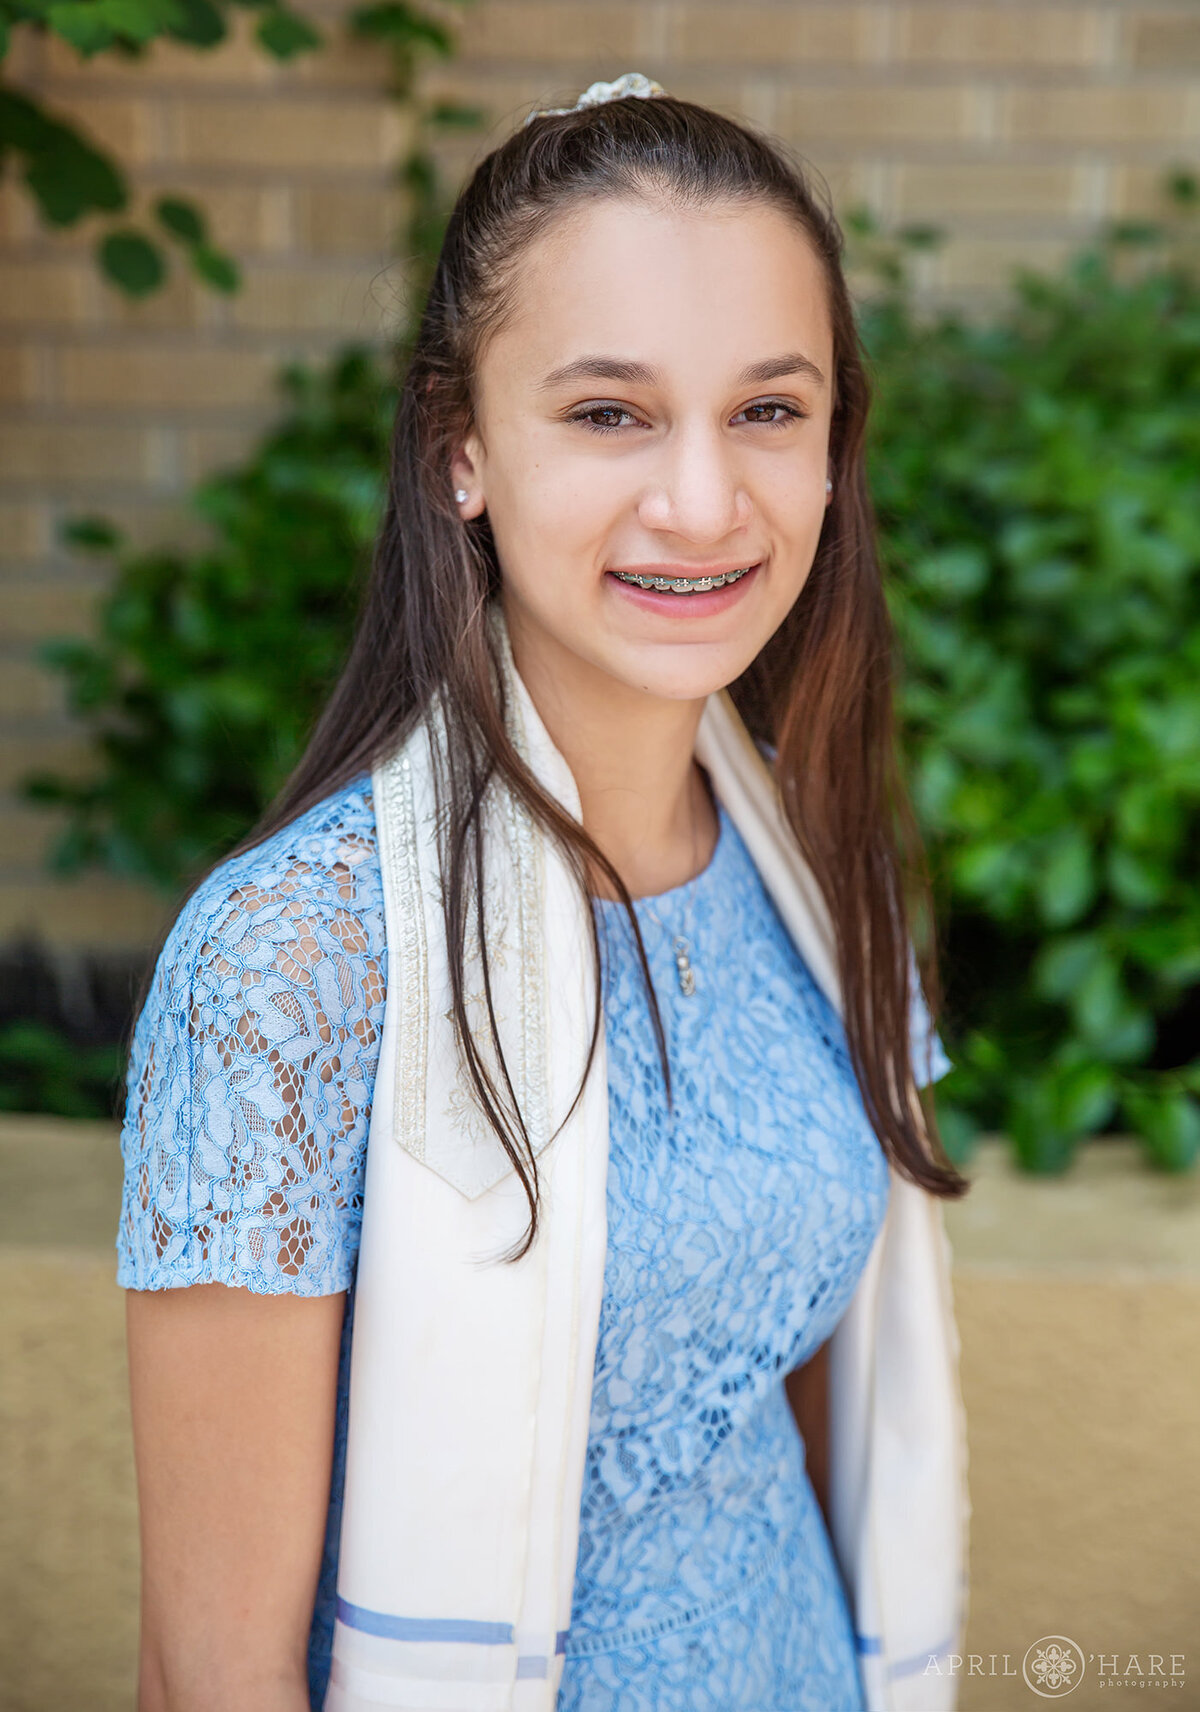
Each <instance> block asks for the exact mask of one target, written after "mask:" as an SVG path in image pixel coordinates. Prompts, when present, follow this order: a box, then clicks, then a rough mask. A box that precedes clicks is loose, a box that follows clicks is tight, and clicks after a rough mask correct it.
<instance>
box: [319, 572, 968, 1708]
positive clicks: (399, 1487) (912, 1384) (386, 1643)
mask: <svg viewBox="0 0 1200 1712" xmlns="http://www.w3.org/2000/svg"><path fill="white" fill-rule="evenodd" d="M492 622H493V624H494V625H495V627H496V634H497V639H498V641H499V643H500V647H501V654H502V658H503V662H504V671H505V679H506V684H507V689H508V699H509V719H510V725H511V729H512V733H513V737H514V741H515V742H516V744H517V746H518V748H519V750H520V751H521V753H522V754H523V756H524V758H525V760H526V761H527V763H528V764H529V765H530V767H531V768H532V769H533V771H534V773H535V774H536V775H537V776H538V778H539V779H540V780H541V781H542V783H543V784H544V785H545V786H546V787H547V788H548V789H549V790H550V791H551V792H552V794H553V795H554V796H555V797H556V798H557V800H558V801H559V802H560V803H561V804H562V805H563V806H564V808H566V809H567V810H568V812H570V813H571V814H572V815H574V816H575V817H576V818H577V819H578V818H579V816H580V805H579V794H578V791H577V788H576V786H575V782H574V779H573V778H572V776H571V773H570V770H569V768H568V766H567V764H566V761H565V760H564V758H563V756H562V755H561V753H560V752H559V751H558V749H557V748H556V747H555V745H554V743H553V742H552V740H551V738H550V736H549V733H548V732H547V730H546V728H545V725H544V724H543V722H542V720H541V718H540V716H539V715H538V712H537V710H536V708H535V707H534V704H533V701H532V699H531V697H530V696H529V693H528V691H527V689H526V688H525V685H524V684H523V682H522V681H521V679H520V676H519V674H518V673H517V671H516V667H515V663H514V661H513V658H512V653H511V649H510V647H509V645H508V637H507V632H506V629H505V626H504V622H503V617H502V613H501V609H500V607H499V605H498V603H493V609H492ZM438 732H439V722H438V718H437V714H436V710H433V711H431V713H430V715H429V716H428V717H427V718H426V719H425V720H424V721H423V722H422V723H421V724H420V725H419V726H418V727H417V728H416V729H415V730H414V732H413V733H412V735H411V736H410V737H409V739H408V741H407V742H406V743H405V744H404V746H403V748H402V749H401V750H400V751H399V752H398V753H397V754H396V755H395V756H393V757H392V758H391V759H390V760H389V761H387V762H386V763H385V764H383V765H382V766H380V767H379V768H377V769H376V772H375V775H374V780H373V785H374V800H375V813H376V820H377V825H378V836H379V846H380V858H381V862H382V865H383V874H384V895H385V909H386V931H387V942H388V992H387V1003H386V1009H385V1020H384V1032H383V1040H382V1043H381V1052H380V1060H379V1070H378V1074H377V1081H376V1087H375V1095H374V1102H373V1107H372V1117H371V1127H370V1135H369V1139H368V1147H367V1170H366V1187H365V1194H364V1210H363V1225H362V1235H361V1246H360V1251H359V1261H358V1276H357V1285H356V1303H355V1324H354V1332H353V1341H352V1348H351V1372H350V1409H349V1436H348V1445H347V1467H346V1486H345V1496H344V1506H343V1518H342V1533H341V1546H340V1556H339V1566H338V1589H337V1591H338V1601H337V1620H336V1623H335V1630H334V1639H333V1664H332V1674H331V1679H330V1685H329V1689H328V1692H327V1695H326V1698H325V1702H324V1712H369V1709H372V1712H373V1709H376V1708H380V1707H404V1708H409V1709H410V1712H552V1709H553V1707H554V1704H555V1700H556V1697H557V1692H558V1684H559V1680H560V1677H561V1672H562V1663H563V1654H562V1647H563V1641H564V1638H565V1631H566V1629H567V1626H568V1623H569V1620H570V1612H571V1597H572V1590H573V1585H574V1573H575V1559H576V1553H577V1547H578V1533H579V1506H580V1498H581V1493H582V1485H583V1472H584V1457H585V1451H586V1444H587V1432H588V1421H589V1414H590V1403H591V1387H592V1373H593V1365H594V1359H595V1348H596V1337H597V1330H598V1325H599V1317H600V1302H601V1291H602V1284H603V1273H604V1260H605V1249H606V1243H607V1228H606V1192H607V1165H608V1090H607V1069H606V1056H605V1050H604V1031H603V1026H601V1030H600V1037H599V1040H598V1042H597V1049H596V1053H595V1056H594V1059H593V1063H592V1069H591V1073H590V1075H589V1077H588V1082H587V1085H586V1087H585V1090H584V1093H583V1096H582V1098H581V1099H580V1100H579V1102H578V1104H577V1105H576V1107H575V1109H574V1111H573V1113H572V1114H571V1116H570V1117H569V1118H567V1119H566V1121H565V1122H564V1121H563V1119H564V1116H565V1114H566V1112H567V1109H568V1107H569V1106H570V1104H571V1101H572V1099H573V1098H574V1096H575V1093H576V1090H577V1089H578V1086H579V1081H580V1078H581V1075H582V1070H583V1064H584V1057H585V1052H586V1046H587V1041H588V1038H589V1029H590V1021H591V1006H592V992H593V979H594V976H593V969H592V962H591V959H592V951H591V941H590V934H589V929H588V922H587V917H586V914H585V911H586V910H587V908H588V905H587V903H586V900H585V899H584V898H583V897H582V895H581V894H580V892H579V890H578V887H577V885H576V882H575V880H574V878H573V877H572V875H571V874H570V872H569V871H568V869H567V867H566V865H565V863H564V862H563V861H562V859H561V857H560V856H559V855H558V853H557V852H556V850H555V849H554V847H553V845H552V843H551V841H549V840H547V839H546V838H544V837H543V836H542V834H541V833H540V831H539V829H538V828H537V827H536V826H535V825H534V823H533V822H532V821H531V820H530V819H529V818H528V817H527V816H526V814H525V813H524V811H523V809H521V807H520V806H519V805H518V804H517V803H516V802H514V801H513V800H512V799H511V797H510V796H509V795H508V793H506V792H501V791H499V790H498V789H497V791H496V792H495V793H494V794H493V796H492V797H491V799H490V800H489V801H488V802H487V804H486V808H485V813H486V815H487V840H488V842H487V850H488V860H489V875H488V889H487V896H486V899H485V907H486V922H487V934H486V937H487V948H488V953H489V969H490V974H491V980H492V987H493V994H494V1001H495V1006H496V1013H497V1017H498V1023H499V1028H500V1034H501V1039H502V1041H503V1044H504V1052H505V1058H506V1061H507V1063H508V1066H509V1070H510V1074H511V1076H512V1079H513V1084H514V1087H515V1090H516V1093H517V1097H518V1103H519V1107H520V1110H521V1113H522V1114H523V1116H524V1118H525V1120H526V1122H527V1124H528V1127H529V1132H530V1137H531V1141H532V1144H533V1147H534V1150H535V1152H536V1154H537V1157H538V1168H539V1174H540V1180H541V1186H542V1213H541V1230H540V1234H539V1236H538V1238H537V1240H536V1242H535V1243H534V1245H533V1247H532V1249H531V1250H530V1252H529V1253H528V1254H527V1255H526V1256H525V1257H524V1258H523V1259H521V1260H520V1261H518V1262H515V1263H512V1264H505V1263H503V1262H502V1261H501V1260H500V1259H499V1257H500V1256H501V1255H502V1254H503V1253H504V1252H505V1251H507V1250H508V1249H509V1248H510V1247H511V1246H512V1245H513V1244H514V1243H515V1242H516V1241H517V1239H518V1238H519V1237H520V1235H521V1233H522V1231H523V1230H524V1226H525V1222H526V1217H527V1207H526V1201H525V1196H524V1193H523V1191H522V1190H521V1187H520V1185H519V1183H518V1181H517V1179H516V1176H515V1173H514V1172H513V1170H512V1168H511V1166H510V1165H509V1163H508V1160H507V1158H506V1156H505V1154H504V1152H503V1150H502V1148H501V1147H500V1145H499V1142H498V1141H497V1139H496V1137H495V1135H494V1133H493V1131H492V1130H491V1129H490V1127H489V1126H487V1124H486V1122H485V1121H484V1120H483V1119H482V1117H481V1116H480V1114H479V1112H478V1110H477V1108H476V1107H475V1105H474V1103H473V1100H472V1099H471V1098H470V1097H469V1095H468V1094H467V1083H466V1078H465V1072H464V1070H463V1068H462V1066H461V1064H460V1062H459V1058H458V1049H457V1046H456V1043H455V1040H454V1034H453V1027H452V1021H451V1006H450V984H449V965H448V959H447V952H446V946H445V938H444V929H443V925H442V915H441V893H440V881H439V870H438V841H437V837H436V821H435V813H434V790H433V753H434V749H435V746H436V744H437V741H438ZM696 755H697V758H698V759H699V760H700V761H701V762H702V763H703V765H704V766H705V768H706V769H707V771H708V773H709V776H710V778H711V779H712V783H713V787H714V790H715V791H716V793H717V795H718V797H719V798H720V800H721V801H722V802H723V803H724V805H725V807H726V809H727V810H728V812H729V814H730V817H731V818H732V820H733V822H734V824H735V825H736V826H737V828H738V830H739V832H740V833H741V835H742V837H743V839H744V840H745V842H746V845H747V848H748V850H749V851H750V854H751V856H752V858H753V859H754V862H755V864H756V866H757V868H758V870H759V872H760V874H761V876H762V878H763V881H764V884H765V885H766V887H767V889H768V891H769V892H770V894H771V896H772V897H773V899H774V901H775V903H776V906H777V907H778V909H779V910H780V913H781V916H782V918H783V920H784V922H785V924H786V925H787V927H788V928H789V930H790V932H791V934H792V936H793V938H794V940H795V943H796V945H797V947H798V948H799V950H800V951H801V953H802V954H803V956H804V957H805V959H806V961H807V963H808V966H809V968H810V970H811V971H812V974H813V977H814V979H815V980H816V981H817V982H818V983H819V984H820V985H821V986H822V987H823V989H824V990H825V992H826V993H827V994H828V995H829V997H830V999H831V1001H832V1002H833V1003H834V1005H835V1006H836V1007H837V1008H838V1009H839V1010H840V993H839V990H838V981H837V974H836V968H835V964H834V957H833V949H832V938H831V933H830V925H829V921H828V917H827V914H826V911H825V909H824V905H823V901H822V899H821V896H820V893H819V891H818V888H817V886H816V883H815V881H814V879H813V877H812V874H811V872H810V871H809V869H808V867H807V864H806V863H805V862H804V860H803V857H802V856H801V853H800V851H799V848H798V847H797V844H796V840H795V838H794V837H793V836H792V834H791V831H790V829H789V828H788V827H787V824H786V822H785V821H784V819H783V816H782V813H781V810H780V808H779V805H778V800H777V796H776V793H775V788H774V784H773V781H772V779H771V775H770V772H769V769H768V768H767V766H766V763H765V762H764V761H763V759H762V757H761V756H760V754H759V752H758V750H757V748H756V747H755V745H754V743H753V741H752V739H751V738H750V736H749V733H748V732H747V731H746V728H745V726H744V724H743V723H742V721H741V719H740V717H739V716H738V714H737V711H736V709H735V707H734V705H733V702H732V699H731V698H730V696H729V695H728V693H727V692H725V691H721V692H718V693H715V694H713V695H712V696H710V697H709V699H708V702H707V704H706V707H705V710H704V714H703V717H702V719H701V723H700V727H699V731H698V735H697V743H696ZM468 951H469V957H468V970H467V972H468V984H467V991H468V1011H469V1014H470V1016H471V1019H472V1023H473V1025H474V1024H476V1023H478V1024H479V1025H480V1026H479V1027H478V1028H475V1027H473V1036H474V1039H475V1040H476V1042H477V1044H478V1045H479V1047H480V1049H481V1051H482V1050H484V1047H483V1043H484V1041H485V1039H486V1031H485V1030H484V1029H483V1027H482V1019H483V1017H484V1016H485V1014H486V1012H485V1009H484V1001H483V995H482V980H481V979H480V978H478V951H479V948H478V945H477V944H476V945H474V946H472V947H468ZM485 1056H486V1054H485ZM489 1064H490V1061H489ZM560 1126H561V1127H560ZM958 1354H959V1344H958V1337H957V1331H956V1327H955V1321H954V1311H953V1303H952V1296H951V1289H950V1251H949V1245H948V1242H947V1239H946V1236H945V1231H944V1225H943V1220H942V1203H941V1202H940V1200H938V1199H937V1198H936V1197H933V1196H930V1195H928V1194H927V1193H926V1192H925V1191H923V1190H921V1189H918V1188H916V1187H915V1186H914V1185H912V1184H910V1183H908V1182H907V1181H906V1180H905V1179H903V1178H902V1177H900V1176H899V1175H898V1174H897V1173H896V1171H895V1170H894V1169H892V1171H891V1178H890V1193H889V1204H888V1209H887V1214H886V1217H885V1220H884V1224H883V1227H882V1229H881V1230H880V1233H879V1235H878V1237H877V1240H876V1243H875V1245H874V1247H873V1249H872V1251H871V1254H870V1256H869V1258H868V1261H867V1265H866V1267H865V1269H864V1272H863V1275H862V1278H861V1279H860V1282H859V1285H858V1287H857V1290H856V1293H855V1295H854V1297H853V1298H852V1300H851V1303H850V1306H849V1308H848V1309H847V1312H846V1314H845V1315H844V1317H843V1319H842V1320H841V1321H840V1322H839V1325H838V1327H837V1330H836V1331H835V1332H834V1334H833V1339H832V1344H831V1404H830V1463H831V1471H830V1472H831V1493H830V1506H831V1524H832V1526H831V1533H832V1539H833V1545H834V1550H835V1554H836V1557H837V1559H838V1562H839V1565H840V1567H841V1571H842V1574H843V1577H844V1579H845V1583H846V1587H847V1590H848V1593H849V1597H850V1601H851V1609H852V1615H853V1617H854V1622H855V1629H856V1636H857V1644H858V1648H859V1660H860V1666H861V1671H862V1678H863V1686H864V1696H865V1702H866V1706H867V1712H954V1707H955V1704H956V1682H957V1679H956V1676H955V1674H954V1673H953V1670H952V1666H951V1663H950V1655H952V1654H959V1653H961V1652H962V1642H963V1639H964V1628H965V1621H966V1600H967V1580H966V1564H967V1555H966V1554H967V1520H968V1516H969V1512H970V1504H969V1498H968V1493H967V1483H966V1423H965V1417H964V1412H963V1408H962V1401H961V1395H960V1391H959V1385H958Z"/></svg>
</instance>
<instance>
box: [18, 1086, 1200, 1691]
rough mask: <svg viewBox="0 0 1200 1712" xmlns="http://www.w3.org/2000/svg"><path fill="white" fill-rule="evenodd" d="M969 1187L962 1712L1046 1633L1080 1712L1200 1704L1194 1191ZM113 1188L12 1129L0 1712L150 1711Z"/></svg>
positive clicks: (1131, 1153) (75, 1157)
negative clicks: (1063, 1656) (968, 1576)
mask: <svg viewBox="0 0 1200 1712" xmlns="http://www.w3.org/2000/svg"><path fill="white" fill-rule="evenodd" d="M967 1171H968V1175H970V1176H971V1177H972V1178H973V1186H972V1189H971V1192H970V1194H969V1195H968V1196H967V1197H966V1199H965V1201H964V1202H962V1203H961V1204H959V1205H952V1206H950V1207H949V1208H948V1209H947V1226H948V1229H949V1231H950V1235H951V1241H952V1243H953V1245H954V1252H955V1278H954V1287H955V1300H956V1306H957V1313H958V1323H959V1329H960V1333H961V1337H962V1345H963V1356H962V1374H963V1390H964V1395H965V1398H966V1403H967V1411H968V1418H969V1423H970V1455H971V1487H972V1499H973V1505H974V1513H973V1517H972V1598H971V1620H970V1628H969V1635H968V1651H969V1653H970V1654H974V1655H976V1660H975V1663H974V1665H973V1666H972V1664H971V1661H970V1659H967V1660H964V1664H963V1667H962V1674H963V1683H962V1692H961V1696H960V1712H1020V1709H1022V1708H1028V1709H1030V1712H1033V1709H1034V1708H1036V1707H1038V1706H1040V1705H1041V1704H1042V1697H1040V1696H1038V1695H1035V1694H1034V1693H1033V1692H1032V1691H1031V1690H1030V1689H1029V1688H1028V1687H1027V1686H1026V1683H1025V1680H1024V1678H1023V1675H1022V1670H1023V1665H1024V1661H1025V1658H1026V1655H1027V1653H1028V1652H1029V1651H1030V1649H1031V1648H1033V1647H1035V1645H1036V1644H1037V1643H1038V1642H1040V1641H1042V1640H1044V1639H1045V1638H1046V1637H1050V1636H1064V1637H1066V1639H1067V1641H1068V1642H1074V1643H1075V1644H1076V1645H1077V1646H1079V1647H1080V1649H1081V1651H1082V1653H1083V1656H1084V1671H1083V1678H1082V1680H1081V1681H1080V1682H1079V1683H1078V1685H1077V1686H1076V1687H1075V1688H1073V1689H1072V1690H1071V1692H1070V1694H1069V1695H1064V1696H1055V1698H1066V1699H1069V1701H1070V1706H1071V1709H1072V1712H1083V1709H1084V1708H1089V1709H1090V1708H1094V1707H1097V1706H1104V1707H1108V1708H1110V1712H1112V1709H1115V1708H1124V1712H1132V1709H1135V1708H1136V1709H1139V1712H1140V1709H1141V1708H1142V1707H1144V1706H1146V1705H1147V1702H1148V1701H1149V1704H1150V1705H1152V1706H1158V1705H1159V1704H1160V1701H1159V1699H1158V1696H1159V1695H1162V1694H1167V1695H1168V1696H1169V1699H1168V1700H1167V1702H1166V1704H1167V1705H1169V1706H1172V1707H1185V1706H1195V1705H1200V1567H1198V1560H1200V1552H1198V1544H1200V1176H1197V1175H1195V1174H1193V1175H1190V1176H1188V1177H1169V1176H1165V1175H1163V1174H1160V1173H1158V1172H1155V1171H1152V1170H1151V1169H1150V1168H1149V1167H1147V1166H1146V1165H1145V1163H1144V1161H1143V1158H1142V1155H1141V1153H1140V1151H1139V1149H1138V1148H1137V1147H1136V1145H1135V1144H1133V1143H1129V1142H1124V1141H1103V1142H1098V1143H1094V1144H1092V1145H1090V1146H1089V1147H1087V1148H1084V1149H1083V1150H1082V1151H1081V1153H1080V1155H1079V1158H1078V1161H1077V1163H1076V1164H1075V1165H1074V1166H1073V1167H1072V1169H1071V1171H1070V1172H1069V1173H1068V1174H1067V1175H1066V1176H1065V1177H1064V1178H1061V1179H1057V1180H1046V1179H1035V1178H1030V1177H1027V1176H1024V1175H1022V1174H1020V1173H1018V1172H1017V1171H1016V1170H1015V1168H1014V1167H1013V1166H1012V1165H1011V1163H1010V1161H1009V1158H1008V1155H1007V1153H1006V1151H1005V1149H1004V1147H1003V1145H1002V1144H1001V1143H999V1142H997V1141H995V1140H992V1139H985V1140H984V1141H982V1142H981V1143H980V1144H979V1146H978V1148H977V1150H976V1153H975V1156H974V1158H973V1159H972V1161H971V1163H970V1165H969V1166H968V1167H967ZM120 1175H121V1166H120V1154H119V1150H118V1147H117V1141H116V1132H115V1130H114V1129H113V1127H112V1126H111V1125H106V1124H64V1123H60V1122H57V1121H54V1120H46V1119H40V1118H0V1288H2V1290H3V1299H4V1301H5V1303H6V1305H7V1312H6V1313H5V1315H4V1316H3V1319H2V1320H0V1374H2V1375H3V1382H2V1386H0V1431H2V1433H3V1443H4V1455H3V1456H2V1457H0V1712H132V1709H133V1706H134V1694H135V1690H134V1655H135V1650H136V1634H137V1600H138V1591H137V1577H138V1568H137V1559H138V1553H137V1525H136V1505H135V1500H134V1486H133V1466H132V1457H131V1453H130V1448H129V1419H128V1403H127V1395H126V1383H127V1380H126V1368H125V1355H124V1317H123V1303H122V1292H121V1291H120V1290H118V1289H117V1288H116V1285H115V1282H114V1271H115V1259H114V1254H113V1247H112V1245H113V1238H114V1234H115V1230H116V1221H117V1207H118V1201H119V1193H120ZM1155 1661H1157V1664H1156V1663H1155ZM1131 1664H1132V1666H1133V1668H1134V1670H1135V1672H1137V1673H1139V1674H1135V1675H1129V1674H1128V1672H1127V1667H1129V1666H1130V1665H1131ZM1173 1666H1181V1669H1176V1671H1175V1675H1174V1676H1172V1674H1171V1672H1172V1669H1173ZM1152 1672H1155V1673H1156V1674H1151V1673H1152ZM1113 1696H1116V1698H1115V1699H1114V1698H1112V1697H1113ZM214 1712H219V1709H217V1708H214ZM730 1712H786V1709H783V1708H769V1709H768V1708H736V1709H735V1708H730Z"/></svg>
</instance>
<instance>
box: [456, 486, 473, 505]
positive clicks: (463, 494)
mask: <svg viewBox="0 0 1200 1712" xmlns="http://www.w3.org/2000/svg"><path fill="white" fill-rule="evenodd" d="M454 497H455V499H456V500H457V501H458V503H459V504H460V505H465V504H466V503H467V501H468V500H469V499H470V497H471V496H470V494H469V493H468V492H467V490H466V488H465V487H456V488H455V490H454Z"/></svg>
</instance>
